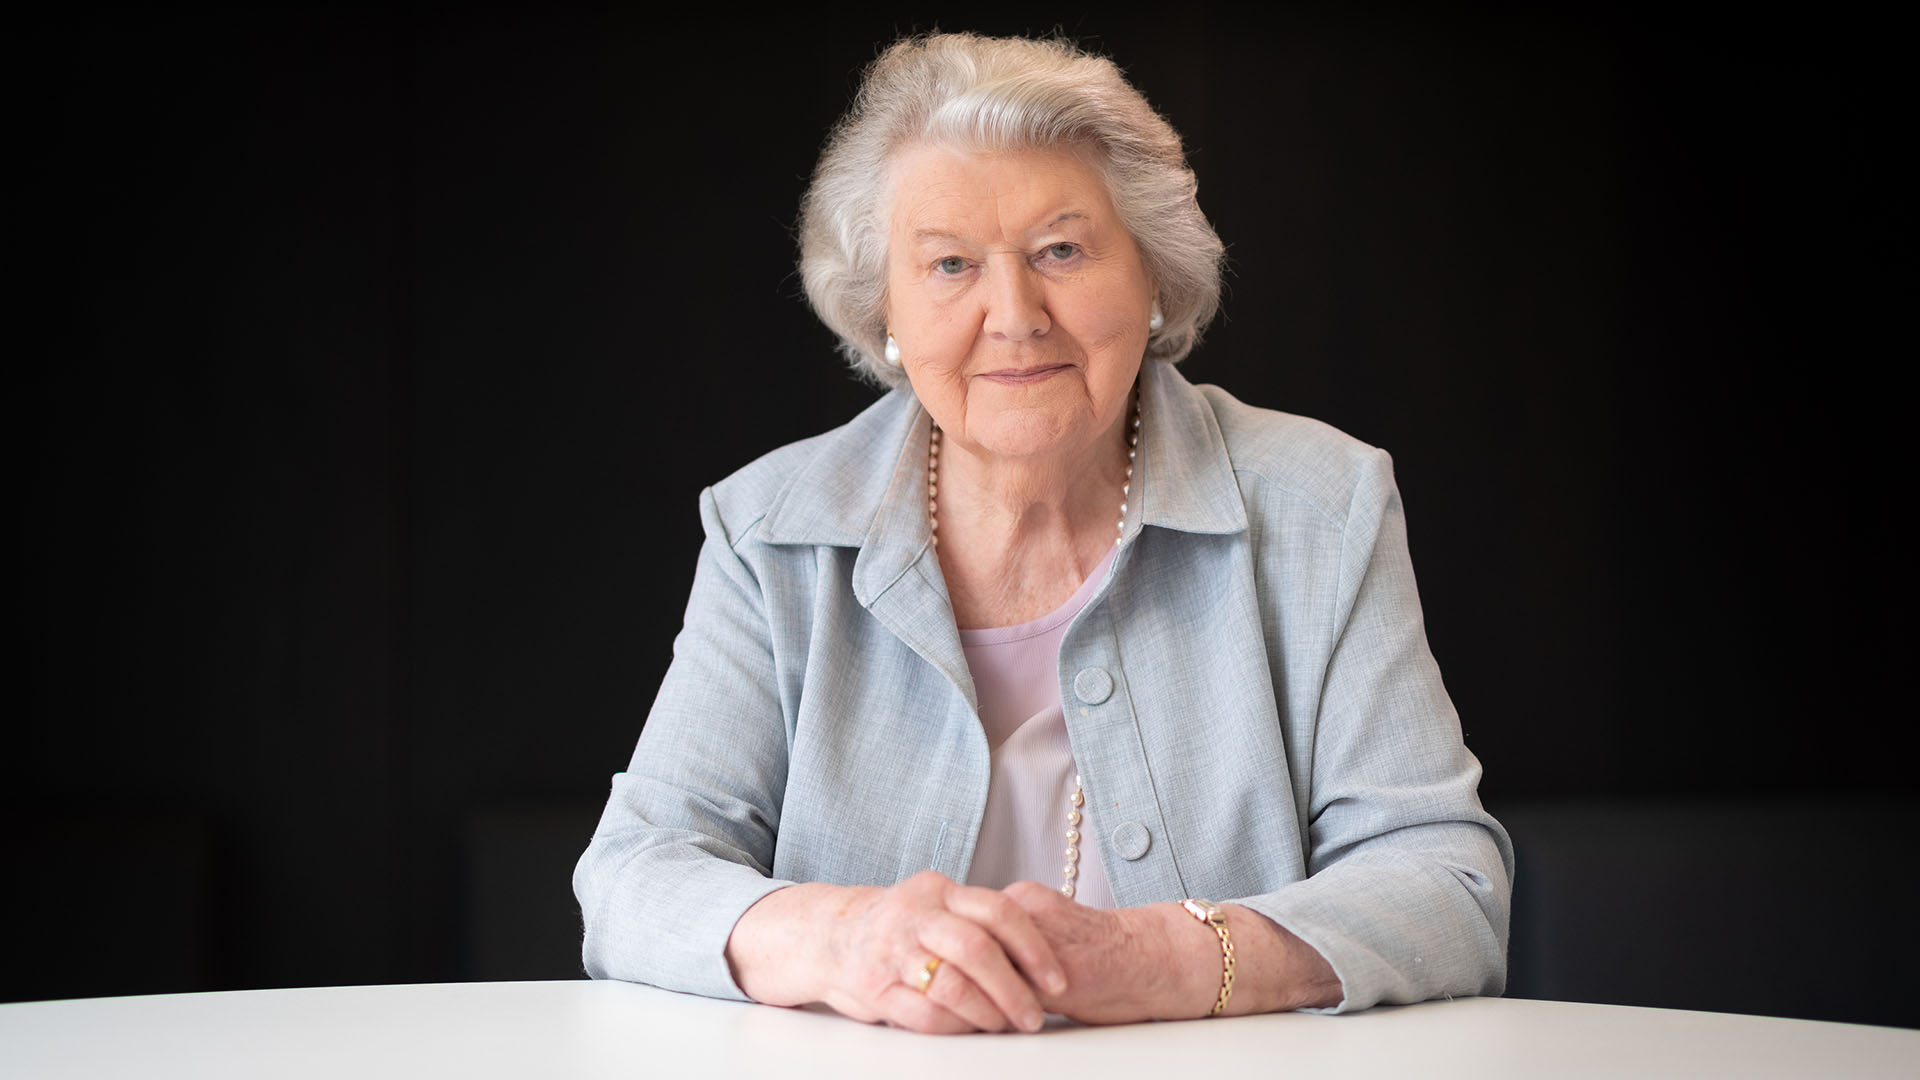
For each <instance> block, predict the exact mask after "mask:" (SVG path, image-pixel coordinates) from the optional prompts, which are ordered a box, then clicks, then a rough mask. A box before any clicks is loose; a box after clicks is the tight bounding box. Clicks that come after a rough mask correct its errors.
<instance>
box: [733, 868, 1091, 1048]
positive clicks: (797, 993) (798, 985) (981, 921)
mask: <svg viewBox="0 0 1920 1080" xmlns="http://www.w3.org/2000/svg"><path fill="white" fill-rule="evenodd" d="M935 957H939V958H940V966H939V968H938V969H937V970H936V971H935V973H934V976H933V979H932V981H931V982H930V983H928V984H927V989H926V992H925V993H924V994H923V993H921V991H920V981H921V974H922V972H924V971H925V970H926V965H927V963H928V962H929V961H931V960H932V959H933V958H935ZM727 961H728V963H729V964H731V965H732V967H733V974H734V981H735V982H737V983H739V984H740V989H742V990H744V991H746V993H747V996H748V997H751V998H753V999H754V1000H756V1001H763V1002H767V1003H769V1004H773V1005H800V1004H805V1003H808V1002H813V1001H820V1002H824V1003H826V1004H827V1005H829V1006H832V1007H833V1008H834V1009H835V1010H837V1011H839V1012H841V1013H844V1014H846V1015H848V1016H851V1017H853V1018H854V1019H856V1020H865V1021H868V1022H873V1021H881V1022H885V1023H888V1024H891V1025H894V1026H896V1027H903V1028H909V1029H911V1030H914V1031H926V1032H941V1033H958V1032H966V1031H1005V1030H1007V1029H1009V1028H1019V1029H1022V1030H1026V1031H1037V1030H1039V1028H1040V1025H1041V1023H1042V1021H1043V1019H1044V1013H1043V1012H1042V1010H1041V1007H1040V998H1039V995H1038V994H1037V993H1036V992H1035V987H1039V988H1041V989H1042V991H1043V992H1045V993H1048V994H1052V995H1058V994H1060V993H1061V992H1063V991H1064V990H1065V989H1066V978H1065V975H1064V973H1063V971H1062V968H1061V965H1060V961H1059V959H1058V958H1057V957H1056V956H1055V955H1054V952H1053V948H1052V946H1050V945H1048V944H1047V941H1046V939H1045V938H1044V937H1043V936H1042V935H1041V933H1040V930H1039V928H1038V927H1037V926H1035V925H1034V922H1033V919H1032V917H1031V916H1029V915H1028V914H1027V913H1026V911H1025V910H1024V909H1022V908H1021V906H1020V905H1019V904H1017V903H1015V902H1014V901H1013V900H1012V899H1010V898H1009V897H1007V896H1006V895H1005V894H1004V893H1002V892H1000V891H998V890H995V889H984V888H978V887H974V886H968V885H960V884H956V883H955V882H954V881H953V880H952V879H950V878H948V877H946V876H944V875H942V874H939V873H936V872H934V871H932V870H927V871H923V872H921V873H919V874H915V875H914V876H913V877H910V878H908V879H907V880H905V881H902V882H900V883H899V884H897V885H894V886H891V887H889V888H884V889H882V888H874V887H865V888H853V887H846V886H837V885H811V884H810V885H793V886H789V887H787V888H784V889H779V890H777V891H775V892H771V893H768V894H767V895H766V896H764V897H762V898H761V899H760V901H759V902H758V903H756V904H754V905H753V906H752V907H751V908H748V909H747V913H746V914H745V915H742V916H741V917H740V921H739V922H738V923H736V924H735V925H734V929H733V934H732V936H731V937H729V938H728V939H727Z"/></svg>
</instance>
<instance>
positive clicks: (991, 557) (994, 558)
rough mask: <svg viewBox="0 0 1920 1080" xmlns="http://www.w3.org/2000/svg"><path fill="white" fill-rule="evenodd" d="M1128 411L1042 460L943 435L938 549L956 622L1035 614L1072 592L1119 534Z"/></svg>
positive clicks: (994, 621) (990, 622)
mask: <svg viewBox="0 0 1920 1080" xmlns="http://www.w3.org/2000/svg"><path fill="white" fill-rule="evenodd" d="M1134 417H1135V412H1134V409H1133V408H1132V407H1129V408H1127V409H1125V410H1123V411H1122V412H1121V415H1120V417H1119V418H1118V419H1117V420H1116V421H1115V422H1114V423H1113V424H1111V425H1110V426H1109V427H1108V428H1107V430H1105V431H1103V432H1101V433H1100V434H1099V436H1097V437H1096V438H1094V439H1093V440H1091V441H1090V442H1089V443H1087V444H1086V445H1084V446H1081V447H1076V448H1074V449H1073V450H1071V451H1069V452H1065V453H1061V454H1056V455H1050V456H1048V457H1046V458H1043V459H1010V458H1006V457H1002V456H998V455H992V454H986V453H982V452H980V451H979V450H977V449H976V448H969V447H967V446H964V445H961V444H959V443H957V442H954V441H953V440H949V439H946V438H945V437H944V436H942V437H941V438H940V439H939V441H938V445H939V450H938V454H939V456H938V481H939V485H938V490H937V491H936V493H935V495H934V498H933V500H932V506H933V509H934V512H935V514H936V530H937V531H936V536H937V541H938V547H937V549H936V550H937V552H938V555H939V558H940V566H941V569H942V571H943V573H944V574H945V575H946V578H947V584H948V591H949V593H950V594H951V595H952V598H953V600H954V604H955V612H956V615H957V616H959V617H960V618H961V625H962V626H999V625H1010V624H1012V623H1015V622H1019V621H1023V620H1024V618H1027V617H1037V616H1039V615H1042V614H1045V613H1046V612H1047V611H1050V610H1052V608H1053V607H1054V606H1057V605H1058V604H1059V603H1061V602H1064V601H1065V599H1066V598H1067V597H1068V596H1071V595H1072V594H1073V592H1074V590H1075V589H1077V588H1078V587H1079V585H1080V583H1081V582H1082V581H1084V580H1086V577H1087V575H1088V574H1089V573H1091V572H1092V571H1093V568H1094V567H1095V566H1097V565H1099V563H1100V560H1101V559H1103V558H1105V557H1106V555H1107V552H1108V551H1110V550H1111V549H1112V548H1113V544H1114V540H1115V538H1116V537H1117V536H1118V525H1119V522H1120V520H1121V516H1122V510H1121V507H1122V504H1123V502H1124V501H1125V500H1126V499H1127V498H1128V496H1127V495H1126V494H1124V493H1123V488H1124V487H1125V486H1126V484H1127V482H1128V479H1127V471H1128V468H1129V466H1130V465H1131V464H1132V459H1131V458H1130V456H1129V450H1130V442H1131V439H1130V436H1131V435H1132V433H1133V422H1134Z"/></svg>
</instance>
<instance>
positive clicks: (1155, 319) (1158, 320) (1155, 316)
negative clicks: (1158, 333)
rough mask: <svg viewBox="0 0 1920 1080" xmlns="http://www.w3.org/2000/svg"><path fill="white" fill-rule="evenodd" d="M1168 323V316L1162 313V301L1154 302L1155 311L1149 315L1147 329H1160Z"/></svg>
mask: <svg viewBox="0 0 1920 1080" xmlns="http://www.w3.org/2000/svg"><path fill="white" fill-rule="evenodd" d="M1165 325H1167V317H1166V316H1165V315H1162V314H1160V301H1158V300H1155V301H1154V302H1153V313H1152V314H1150V315H1148V316H1147V329H1148V330H1158V329H1160V328H1161V327H1163V326H1165Z"/></svg>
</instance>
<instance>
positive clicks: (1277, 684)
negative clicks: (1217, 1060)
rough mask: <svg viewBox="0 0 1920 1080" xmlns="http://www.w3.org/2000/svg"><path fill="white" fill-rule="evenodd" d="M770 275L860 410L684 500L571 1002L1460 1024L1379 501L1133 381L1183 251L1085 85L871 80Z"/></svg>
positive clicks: (902, 1016)
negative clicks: (675, 563)
mask: <svg viewBox="0 0 1920 1080" xmlns="http://www.w3.org/2000/svg"><path fill="white" fill-rule="evenodd" d="M800 237H801V239H800V244H801V269H802V272H803V275H804V278H805V282H806V289H807V295H808V297H809V299H810V300H811V301H812V303H813V306H814V308H815V310H816V311H817V312H818V313H819V315H820V317H821V318H822V319H823V320H824V321H825V322H826V323H827V325H828V326H829V327H831V328H832V329H833V330H834V332H835V333H836V334H838V335H839V337H840V339H841V342H842V346H843V349H844V350H845V352H846V353H847V354H848V355H849V356H850V357H851V358H852V359H853V361H854V363H855V364H856V366H857V367H859V369H860V370H861V371H862V372H864V373H865V374H867V375H869V376H871V377H872V378H873V379H875V380H877V381H878V382H880V383H883V384H885V385H886V386H888V387H890V388H891V392H890V393H888V394H887V395H886V396H885V397H884V398H882V399H881V400H880V401H879V402H878V403H876V404H875V405H873V406H872V407H871V408H869V409H867V410H866V411H865V412H863V413H861V414H860V415H859V416H858V417H856V418H854V419H853V421H852V422H851V423H848V424H847V425H845V426H844V427H840V428H837V429H835V430H833V431H830V432H828V433H826V434H824V435H821V436H818V437H816V438H812V439H808V440H806V441H804V442H800V443H796V444H794V445H792V446H787V447H784V448H781V449H779V450H776V451H774V452H773V453H771V454H768V455H767V456H766V457H763V458H761V459H760V460H759V461H756V462H755V463H753V464H752V465H749V466H747V467H746V468H745V469H742V470H741V471H740V472H738V473H736V474H734V475H733V476H731V477H729V478H728V479H726V480H725V481H722V482H721V483H720V484H718V485H716V486H715V487H713V488H711V489H709V490H708V491H706V492H705V493H704V494H703V495H702V497H701V503H700V512H701V518H702V521H703V523H704V524H705V527H706V544H705V547H704V549H703V551H702V553H701V556H700V562H699V566H698V569H697V570H696V572H695V575H694V584H693V595H692V599H691V600H690V601H689V603H688V607H687V614H686V624H685V628H684V629H683V630H682V632H681V634H680V636H679V638H678V640H677V641H676V643H675V645H674V660H673V665H672V668H671V669H670V670H669V672H668V673H667V677H666V681H665V683H664V684H663V685H662V687H661V689H660V695H659V698H658V700H657V701H656V702H655V704H654V707H653V711H652V713H651V715H650V716H649V717H648V719H647V722H646V726H645V729H644V732H643V734H642V736H641V739H640V742H639V746H638V748H637V749H636V750H635V751H634V756H633V761H632V763H631V764H630V765H629V766H628V768H627V771H626V772H625V773H623V774H620V775H617V776H615V777H614V781H613V791H612V797H611V798H610V799H609V801H608V804H607V809H606V814H605V816H604V818H603V819H602V821H601V824H600V827H599V829H598V830H597V831H596V833H595V835H594V839H593V842H592V844H591V846H590V847H589V848H588V849H587V852H586V854H585V855H584V856H583V857H582V858H581V860H580V865H579V868H578V870H577V871H576V873H575V877H574V884H575V890H576V892H577V894H578V896H579V899H580V904H581V909H582V911H583V912H584V914H585V920H586V944H585V956H586V966H587V970H588V972H589V973H591V974H592V975H594V976H595V977H599V978H618V979H631V980H636V981H641V982H648V983H653V984H656V985H659V986H665V987H669V988H673V989H678V990H685V991H691V992H694V993H699V994H708V995H712V996H716V997H747V998H752V999H755V1000H758V1001H763V1002H771V1003H775V1004H786V1005H790V1004H800V1003H808V1002H824V1003H826V1004H828V1005H830V1006H832V1007H833V1008H835V1009H837V1010H839V1011H840V1012H843V1013H845V1014H847V1015H848V1016H852V1017H857V1018H860V1019H862V1020H882V1021H886V1022H888V1023H892V1024H896V1025H900V1026H903V1027H909V1028H914V1029H919V1030H926V1031H943V1032H954V1031H973V1030H988V1031H993V1030H1003V1029H1009V1028H1021V1029H1026V1030H1033V1029H1036V1028H1038V1027H1039V1026H1040V1024H1041V1021H1042V1017H1043V1013H1044V1012H1055V1013H1061V1014H1065V1015H1067V1016H1070V1017H1074V1018H1077V1019H1081V1020H1086V1021H1091V1022H1116V1021H1128V1020H1138V1019H1146V1018H1176V1017H1198V1016H1206V1015H1210V1014H1215V1015H1218V1014H1234V1013H1247V1012H1262V1011H1271V1010H1281V1009H1295V1008H1318V1009H1331V1010H1352V1009H1362V1008H1366V1007H1367V1006H1370V1005H1372V1004H1374V1003H1376V1002H1382V1001H1394V1002H1406V1001H1419V1000H1422V999H1425V998H1429V997H1434V996H1438V995H1442V994H1490V993H1498V992H1499V991H1500V989H1501V986H1502V984H1503V981H1504V978H1505V939H1506V927H1507V901H1508V891H1509V890H1508V879H1509V874H1510V870H1511V865H1512V854H1511V848H1510V846H1509V844H1508V841H1507V837H1506V834H1505V833H1504V831H1503V830H1502V829H1501V828H1500V826H1499V824H1498V823H1497V822H1495V821H1494V820H1493V819H1492V818H1491V817H1489V816H1488V815H1487V814H1486V812H1485V811H1484V810H1482V808H1481V806H1480V802H1479V798H1478V796H1477V794H1476V787H1477V784H1478V780H1479V775H1480V768H1479V764H1478V762H1476V761H1475V759H1474V757H1473V755H1471V754H1470V753H1468V752H1467V750H1466V748H1465V747H1464V746H1463V745H1462V742H1461V735H1460V727H1459V722H1458V720H1457V718H1456V716H1455V714H1454V711H1453V708H1452V705H1451V704H1450V703H1449V701H1448V699H1447V695H1446V692H1445V690H1444V689H1443V688H1442V685H1441V680H1440V673H1439V671H1438V669H1437V668H1436V667H1435V664H1434V661H1433V657H1432V656H1431V654H1430V653H1429V651H1428V648H1427V643H1426V638H1425V633H1424V630H1423V628H1422V623H1421V615H1420V606H1419V600H1418V597H1417V595H1416V593H1415V589H1414V580H1413V571H1412V567H1411V565H1410V563H1409V561H1408V556H1407V545H1406V536H1405V529H1404V525H1403V522H1402V517H1401V506H1400V499H1399V495H1398V493H1397V492H1396V490H1395V488H1394V482H1393V474H1392V469H1391V465H1390V462H1389V460H1388V458H1387V455H1386V454H1385V453H1383V452H1381V451H1379V450H1375V449H1372V448H1369V447H1367V446H1364V445H1362V444H1360V443H1358V442H1356V441H1355V440H1353V439H1351V438H1348V437H1346V436H1344V435H1342V434H1341V433H1339V432H1337V431H1334V430H1333V429H1331V428H1328V427H1326V426H1325V425H1323V424H1319V423H1316V422H1314V421H1311V420H1306V419H1303V418H1300V417H1296V416H1289V415H1286V414H1283V413H1276V412H1269V411H1266V410H1262V409H1257V408H1253V407H1251V406H1248V405H1244V404H1242V403H1240V402H1239V401H1236V400H1235V399H1234V398H1232V397H1231V396H1229V395H1228V394H1226V393H1225V392H1223V391H1221V390H1218V389H1216V388H1213V387H1196V386H1194V385H1192V384H1191V383H1189V382H1187V381H1186V380H1185V379H1183V378H1182V377H1181V375H1180V373H1179V371H1178V370H1177V369H1176V368H1175V367H1174V364H1175V363H1176V362H1177V361H1179V360H1180V359H1181V358H1182V357H1184V356H1185V355H1186V354H1187V353H1188V352H1189V350H1191V349H1192V348H1193V346H1194V343H1195V342H1196V341H1197V340H1198V338H1199V335H1200V331H1201V329H1202V327H1204V326H1205V324H1206V323H1207V322H1208V321H1209V320H1210V319H1211V318H1212V316H1213V315H1214V312H1215V309H1216V308H1217V306H1218V298H1219V291H1220V264H1221V259H1222V247H1221V244H1220V241H1219V238H1218V237H1217V236H1215V234H1214V232H1213V230H1212V228H1211V227H1210V226H1209V225H1208V223H1207V221H1206V219H1205V218H1204V217H1203V216H1202V214H1201V212H1200V209H1199V206H1198V204H1197V203H1196V201H1195V181H1194V177H1193V174H1192V172H1191V171H1190V170H1189V169H1188V167H1187V165H1186V161H1185V157H1184V155H1183V152H1182V150H1181V145H1180V140H1179V137H1178V136H1177V135H1176V134H1175V133H1174V131H1173V130H1172V128H1171V127H1169V126H1168V125H1167V123H1166V122H1165V121H1164V120H1163V119H1161V118H1160V117H1159V116H1158V115H1157V114H1156V113H1155V112H1154V111H1153V110H1152V108H1150V107H1149V106H1148V104H1147V103H1146V101H1145V100H1144V99H1143V98H1142V97H1141V96H1140V95H1139V93H1137V92H1136V91H1134V90H1133V89H1132V88H1131V87H1130V86H1128V85H1127V83H1126V82H1125V81H1124V79H1123V78H1122V77H1121V75H1120V72H1119V71H1118V69H1116V68H1115V67H1114V65H1113V64H1112V63H1110V62H1108V61H1106V60H1104V59H1099V58H1096V57H1092V56H1088V55H1085V54H1083V53H1081V52H1079V51H1077V50H1076V49H1074V48H1072V47H1071V46H1069V45H1066V44H1062V43H1059V42H1051V41H1028V40H1017V39H1015V40H995V39H987V38H979V37H974V36H970V35H938V36H932V37H920V38H914V39H911V40H906V41H902V42H900V43H898V44H896V45H894V46H893V47H892V48H891V49H889V50H888V51H887V52H886V53H885V54H884V55H883V56H881V57H880V58H879V60H877V61H876V62H875V63H874V64H873V66H872V67H871V68H870V69H869V70H868V72H867V73H866V77H865V82H864V85H863V86H862V88H861V90H860V92H859V96H858V98H857V100H856V101H855V103H854V105H853V107H852V109H851V110H850V111H849V113H848V114H847V116H846V117H845V118H844V119H843V120H842V122H841V123H840V124H839V126H838V127H837V128H836V129H835V131H834V133H833V135H832V137H831V138H830V140H829V141H828V144H827V147H826V149H825V151H824V152H823V153H822V155H821V159H820V163H819V167H818V169H817V170H816V172H815V174H814V177H813V182H812V185H811V186H810V188H809V189H808V191H807V194H806V197H805V201H804V204H803V208H802V220H801V228H800Z"/></svg>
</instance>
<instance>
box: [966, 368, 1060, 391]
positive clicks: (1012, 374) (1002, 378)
mask: <svg viewBox="0 0 1920 1080" xmlns="http://www.w3.org/2000/svg"><path fill="white" fill-rule="evenodd" d="M1071 366H1072V365H1070V364H1042V365H1040V366H1038V367H1030V368H1001V369H1000V370H999V371H987V372H982V373H981V375H980V377H981V378H983V379H986V380H987V381H988V382H997V383H1003V384H1005V385H1008V386H1022V385H1025V384H1027V383H1037V382H1041V381H1044V380H1046V379H1051V378H1053V377H1054V376H1055V375H1058V374H1060V373H1061V372H1063V371H1065V370H1067V368H1069V367H1071Z"/></svg>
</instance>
